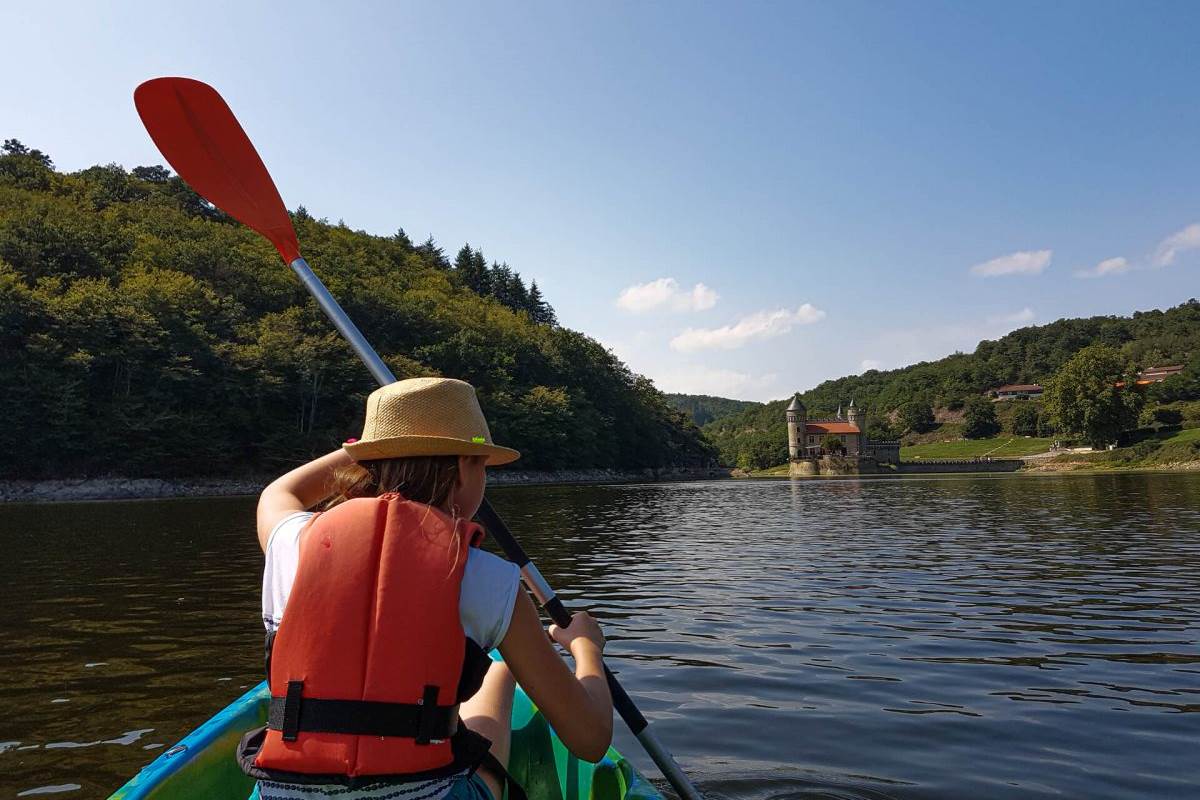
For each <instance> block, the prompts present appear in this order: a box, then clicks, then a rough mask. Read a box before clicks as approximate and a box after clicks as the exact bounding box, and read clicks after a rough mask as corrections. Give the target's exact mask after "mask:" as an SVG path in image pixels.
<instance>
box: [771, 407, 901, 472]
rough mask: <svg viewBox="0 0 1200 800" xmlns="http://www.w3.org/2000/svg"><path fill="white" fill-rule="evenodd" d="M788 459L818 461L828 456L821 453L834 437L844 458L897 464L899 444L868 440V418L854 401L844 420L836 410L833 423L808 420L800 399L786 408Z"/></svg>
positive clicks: (823, 452)
mask: <svg viewBox="0 0 1200 800" xmlns="http://www.w3.org/2000/svg"><path fill="white" fill-rule="evenodd" d="M787 430H788V458H789V460H791V461H801V460H804V459H819V458H820V457H821V456H823V455H827V453H826V452H825V450H824V447H823V445H824V443H825V439H826V437H828V436H835V437H837V438H838V439H839V440H840V441H841V443H842V452H843V453H844V454H845V455H846V456H847V457H857V458H858V459H859V460H860V461H861V460H862V459H872V460H874V461H875V462H879V463H887V464H898V463H900V443H899V442H876V441H872V440H870V439H868V438H867V418H866V414H864V413H863V412H862V410H861V409H859V408H858V407H857V406H855V405H854V401H853V400H851V401H850V406H849V408H847V409H846V416H845V417H843V416H842V409H841V407H840V406H839V407H838V411H837V416H836V417H833V418H832V419H812V420H810V419H809V418H808V409H807V408H805V407H804V403H801V402H800V395H796V396H794V397H793V398H792V404H791V405H789V406H788V407H787Z"/></svg>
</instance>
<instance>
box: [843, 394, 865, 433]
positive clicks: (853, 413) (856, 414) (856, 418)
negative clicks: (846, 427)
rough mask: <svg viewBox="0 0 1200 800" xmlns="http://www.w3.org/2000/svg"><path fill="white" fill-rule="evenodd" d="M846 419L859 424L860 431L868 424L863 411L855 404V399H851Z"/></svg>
mask: <svg viewBox="0 0 1200 800" xmlns="http://www.w3.org/2000/svg"><path fill="white" fill-rule="evenodd" d="M846 421H847V422H849V423H850V424H851V425H857V426H858V429H859V430H860V431H861V430H863V429H864V428H865V427H866V425H867V421H866V419H864V417H863V414H862V412H861V411H859V410H858V408H857V406H855V405H854V401H853V400H851V401H850V407H849V408H848V409H846Z"/></svg>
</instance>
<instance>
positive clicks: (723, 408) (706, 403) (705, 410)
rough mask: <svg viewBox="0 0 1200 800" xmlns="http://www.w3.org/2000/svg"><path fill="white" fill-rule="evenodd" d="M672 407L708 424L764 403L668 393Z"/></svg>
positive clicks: (693, 419) (693, 420)
mask: <svg viewBox="0 0 1200 800" xmlns="http://www.w3.org/2000/svg"><path fill="white" fill-rule="evenodd" d="M666 398H667V402H668V403H670V404H671V407H672V408H674V409H677V410H679V411H682V412H684V413H685V414H687V415H689V416H690V417H691V418H692V422H694V423H696V424H697V425H701V426H703V425H707V424H708V423H710V422H712V421H713V420H718V419H721V418H722V417H728V416H729V415H730V414H737V413H738V412H740V411H745V410H746V409H748V408H755V407H756V406H760V405H762V403H756V402H754V401H753V400H730V399H729V398H727V397H713V396H712V395H709V394H670V393H668V394H667V395H666Z"/></svg>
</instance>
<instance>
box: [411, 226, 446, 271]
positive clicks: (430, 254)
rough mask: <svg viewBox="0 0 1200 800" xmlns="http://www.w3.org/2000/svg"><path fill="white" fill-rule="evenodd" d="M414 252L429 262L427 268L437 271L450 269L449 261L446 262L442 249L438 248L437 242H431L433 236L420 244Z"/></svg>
mask: <svg viewBox="0 0 1200 800" xmlns="http://www.w3.org/2000/svg"><path fill="white" fill-rule="evenodd" d="M416 250H417V252H418V253H419V254H420V255H421V256H423V257H424V258H425V260H426V261H428V262H429V266H431V267H436V268H437V269H450V261H449V260H447V258H446V254H445V253H444V252H443V251H442V248H440V247H438V244H437V242H435V241H434V240H433V234H430V236H429V238H428V239H426V240H425V241H423V242H421V244H419V245H418V246H417V248H416Z"/></svg>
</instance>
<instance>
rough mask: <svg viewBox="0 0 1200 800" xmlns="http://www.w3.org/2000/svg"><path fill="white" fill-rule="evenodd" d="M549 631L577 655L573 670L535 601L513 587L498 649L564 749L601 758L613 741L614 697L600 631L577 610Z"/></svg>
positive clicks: (588, 618)
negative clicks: (566, 623)
mask: <svg viewBox="0 0 1200 800" xmlns="http://www.w3.org/2000/svg"><path fill="white" fill-rule="evenodd" d="M549 633H550V635H551V636H553V637H554V640H555V641H556V642H558V643H559V644H561V645H562V646H563V647H565V648H566V649H567V650H569V651H570V652H571V655H572V656H574V657H575V674H574V675H572V674H571V671H570V670H569V669H568V668H567V665H566V662H564V661H563V660H562V658H561V657H560V656H559V655H558V653H557V652H556V651H555V649H554V646H553V645H552V644H550V640H549V639H548V638H546V631H545V630H544V629H543V628H542V621H541V619H539V618H538V612H537V609H536V608H534V607H533V601H531V600H530V599H529V596H528V595H527V594H525V592H517V602H516V605H515V606H514V607H513V614H512V621H511V622H509V625H508V633H507V634H505V636H504V641H502V642H500V652H501V654H502V655H503V656H504V661H505V663H507V664H508V668H509V669H510V670H512V673H513V676H514V677H515V678H516V679H517V682H518V683H520V684H521V687H522V688H523V689H524V690H525V691H526V692H527V693H528V694H529V696H530V698H532V699H533V702H534V703H535V704H536V705H537V707H538V708H539V709H541V711H542V713H543V714H545V715H546V719H547V720H549V721H550V724H551V725H552V726H553V727H554V731H555V732H556V733H557V734H558V736H559V738H560V739H562V741H563V744H565V745H566V746H567V749H569V750H570V751H571V752H572V753H574V754H575V755H576V756H578V757H579V758H583V759H586V760H588V761H599V760H600V759H601V758H603V757H604V754H605V752H607V751H608V746H609V744H611V742H612V727H613V706H612V696H611V695H610V694H609V692H608V682H607V681H605V679H604V662H603V661H602V660H601V658H600V654H601V652H602V651H603V650H604V635H603V634H602V633H601V632H600V626H599V625H597V624H596V620H594V619H593V618H592V617H591V615H589V614H588V613H587V612H579V613H577V614H575V615H574V616H573V617H572V618H571V624H570V626H568V627H567V628H559V627H558V626H557V625H551V626H550V631H549Z"/></svg>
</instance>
